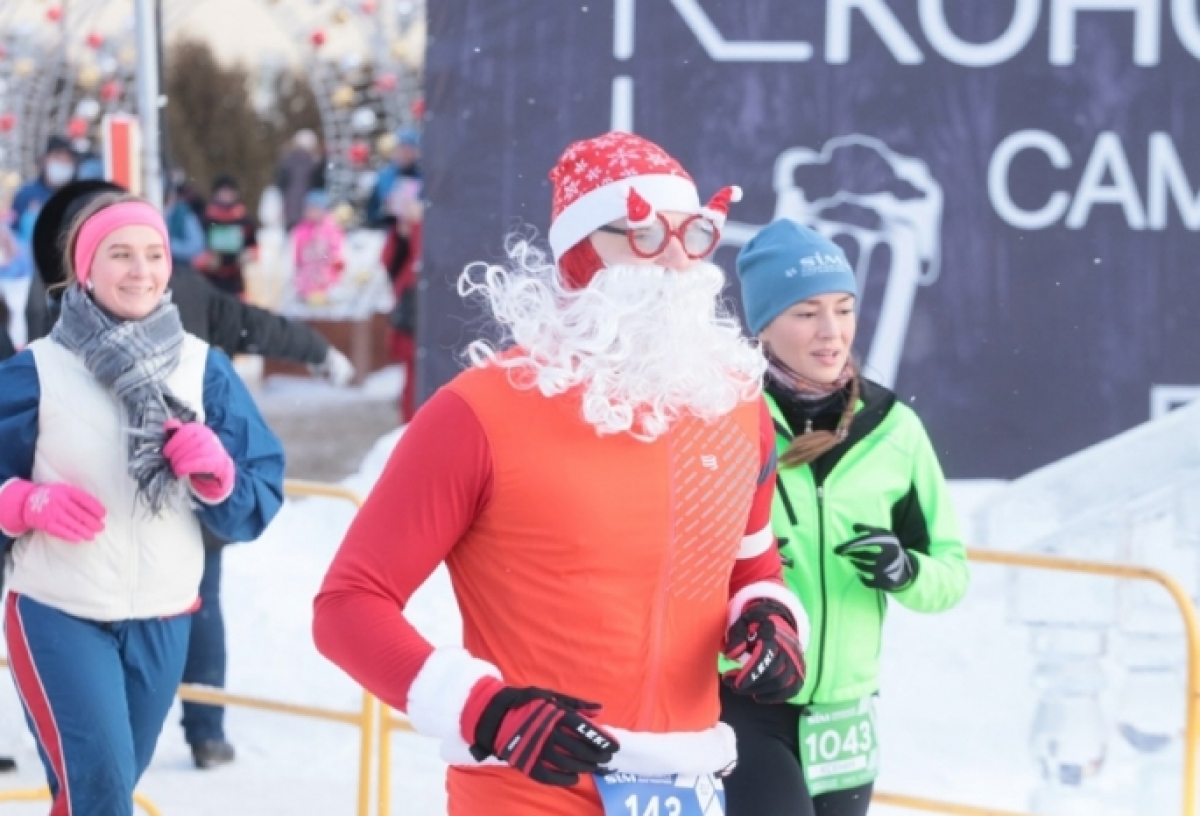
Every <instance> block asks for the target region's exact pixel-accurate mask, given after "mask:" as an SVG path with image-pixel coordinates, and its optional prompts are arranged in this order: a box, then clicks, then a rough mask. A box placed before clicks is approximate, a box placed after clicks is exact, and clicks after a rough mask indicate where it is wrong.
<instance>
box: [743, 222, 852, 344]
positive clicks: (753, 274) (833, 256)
mask: <svg viewBox="0 0 1200 816" xmlns="http://www.w3.org/2000/svg"><path fill="white" fill-rule="evenodd" d="M737 273H738V278H739V279H740V280H741V282H742V307H743V308H744V309H745V312H746V323H747V325H748V326H749V327H750V331H751V333H753V334H758V333H759V332H761V331H762V330H763V329H765V328H766V327H767V326H768V325H769V324H770V323H771V321H772V320H774V319H775V318H776V317H778V316H779V315H781V314H782V313H783V312H784V311H786V310H787V309H788V308H790V307H791V306H792V305H794V304H796V303H800V302H801V301H805V300H809V299H810V298H814V297H817V296H818V295H826V294H831V293H837V292H842V293H845V294H848V295H854V296H855V297H858V282H857V281H856V280H855V277H854V270H853V268H851V266H850V262H849V261H848V260H846V253H845V252H843V251H842V248H841V247H839V246H838V245H837V244H835V243H834V242H833V241H831V240H829V239H828V238H826V237H825V236H824V235H821V234H820V233H818V232H816V231H814V230H812V229H809V228H808V227H806V226H804V225H802V224H798V223H796V222H795V221H792V220H790V219H787V218H781V219H779V220H778V221H775V222H773V223H771V224H768V225H767V226H766V227H763V229H762V230H760V231H759V232H758V234H757V235H755V236H754V237H753V238H751V239H750V241H749V242H747V244H746V245H745V246H744V247H742V251H741V252H739V253H738V257H737Z"/></svg>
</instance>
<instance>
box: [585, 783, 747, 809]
mask: <svg viewBox="0 0 1200 816" xmlns="http://www.w3.org/2000/svg"><path fill="white" fill-rule="evenodd" d="M596 789H597V790H599V791H600V799H601V801H602V802H603V803H604V814H605V816H725V788H724V787H722V785H721V780H719V779H717V778H716V777H714V776H712V775H711V774H706V775H705V776H684V775H682V774H679V775H676V776H635V775H633V774H620V773H615V774H609V775H608V776H597V777H596Z"/></svg>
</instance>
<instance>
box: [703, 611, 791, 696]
mask: <svg viewBox="0 0 1200 816" xmlns="http://www.w3.org/2000/svg"><path fill="white" fill-rule="evenodd" d="M725 657H727V658H729V659H730V660H738V659H739V658H742V657H746V658H747V659H746V662H745V664H743V665H742V667H741V668H738V669H729V670H728V671H726V672H725V673H724V674H723V675H721V681H722V682H723V683H724V684H725V685H727V686H729V688H731V689H732V690H733V691H735V692H737V693H738V694H746V695H749V696H750V697H751V698H753V699H754V700H755V701H756V702H759V703H786V702H787V701H788V700H790V699H792V698H793V697H795V696H796V695H797V694H799V693H800V687H801V686H803V685H804V671H805V668H804V649H803V648H802V647H801V645H800V635H799V634H797V632H796V619H795V617H793V616H792V612H791V610H789V609H788V608H787V607H786V606H784V605H783V604H781V603H780V602H779V601H773V600H771V599H769V598H763V599H760V600H756V601H751V602H750V603H749V605H747V606H746V608H745V609H743V610H742V616H741V617H740V618H738V619H737V620H736V621H734V623H733V626H730V627H729V632H728V634H726V636H725Z"/></svg>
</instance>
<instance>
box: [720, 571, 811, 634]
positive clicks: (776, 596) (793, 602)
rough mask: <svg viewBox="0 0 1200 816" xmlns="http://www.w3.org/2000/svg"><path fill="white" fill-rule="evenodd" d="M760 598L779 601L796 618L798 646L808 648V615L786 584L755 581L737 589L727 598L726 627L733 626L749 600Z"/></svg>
mask: <svg viewBox="0 0 1200 816" xmlns="http://www.w3.org/2000/svg"><path fill="white" fill-rule="evenodd" d="M762 598H770V599H771V600H773V601H779V603H781V604H783V605H784V606H786V607H787V608H788V610H790V611H791V613H792V616H793V617H794V618H795V619H796V634H798V635H799V636H800V646H801V647H803V648H808V638H809V631H810V626H809V623H808V615H807V614H806V613H805V611H804V607H803V606H801V605H800V599H799V598H797V597H796V596H795V594H794V593H793V592H792V591H791V590H790V589H788V588H787V587H786V586H784V585H783V584H780V583H777V582H775V581H757V582H755V583H753V584H749V585H747V586H744V587H742V588H741V589H740V590H738V593H737V594H736V595H734V596H733V597H732V598H730V599H729V619H728V622H727V624H726V628H728V627H729V626H733V623H734V621H736V620H737V619H738V618H740V617H741V616H742V612H744V611H745V609H746V607H747V606H749V605H750V602H751V601H756V600H759V599H762Z"/></svg>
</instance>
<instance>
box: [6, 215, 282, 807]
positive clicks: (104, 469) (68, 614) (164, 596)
mask: <svg viewBox="0 0 1200 816" xmlns="http://www.w3.org/2000/svg"><path fill="white" fill-rule="evenodd" d="M169 246H170V242H169V238H168V231H167V227H166V224H165V223H164V222H163V219H162V215H161V214H160V213H159V212H158V210H156V209H155V208H154V207H152V206H151V205H150V204H148V203H147V202H145V201H142V200H141V199H137V198H134V197H132V196H127V195H104V196H101V197H99V198H97V199H96V200H95V201H94V202H93V203H92V204H91V205H89V206H88V207H87V208H86V209H85V210H84V211H83V212H82V213H81V214H80V215H79V217H78V218H77V220H76V221H75V224H74V226H73V227H72V230H71V233H70V235H69V238H68V241H67V246H66V251H65V261H66V266H67V272H68V284H67V287H66V289H65V291H64V293H63V298H62V312H61V316H60V318H59V320H58V322H57V323H56V324H55V326H54V330H53V331H52V332H51V334H50V336H49V337H47V338H43V339H40V340H36V341H34V342H33V343H31V344H30V345H29V346H28V347H27V348H26V349H25V350H23V351H22V352H20V353H19V354H17V355H16V356H15V357H13V358H11V359H10V360H8V361H7V362H5V363H4V364H2V365H0V547H3V548H4V550H5V552H6V560H7V562H8V563H7V568H8V576H9V595H8V599H7V601H6V605H5V638H6V641H7V645H8V656H9V662H10V664H11V668H12V674H13V678H14V681H15V682H16V685H17V690H18V692H19V693H20V697H21V701H22V704H23V706H24V709H25V714H26V719H27V721H28V723H29V726H30V729H31V730H32V732H33V735H34V737H35V739H36V741H37V743H38V747H39V749H40V755H41V758H42V762H43V764H44V766H45V770H46V776H47V779H48V781H49V784H50V789H51V792H52V794H53V796H54V800H55V804H54V807H53V810H52V812H54V813H86V814H89V816H130V814H132V812H133V809H132V807H133V806H132V796H133V791H134V786H135V785H136V784H137V781H138V779H139V778H140V777H141V775H142V773H143V771H144V770H145V769H146V766H147V765H148V764H149V762H150V758H151V756H152V755H153V753H154V747H155V743H156V741H157V739H158V735H159V733H160V732H161V730H162V726H163V722H164V720H165V719H166V716H167V712H168V710H169V709H170V707H171V701H172V699H173V698H174V696H175V690H176V688H177V686H178V685H179V681H180V678H181V676H182V674H183V666H184V660H185V657H186V654H187V646H188V633H189V628H190V625H191V614H192V613H193V612H195V611H196V609H197V607H198V605H199V603H198V590H199V585H200V577H201V573H202V571H203V568H204V545H203V543H202V540H201V525H203V526H204V527H207V528H208V529H211V530H213V531H214V532H216V533H217V534H218V535H220V536H222V537H223V538H225V539H227V540H231V541H246V540H251V539H254V538H257V537H258V536H259V535H260V534H261V533H262V532H263V530H264V529H265V528H266V526H267V524H268V523H269V522H270V520H271V519H272V518H273V517H274V515H275V513H276V512H277V511H278V510H279V507H280V505H281V504H282V500H283V470H284V458H283V449H282V446H281V445H280V442H279V440H278V439H277V438H276V437H275V435H274V434H272V433H271V431H270V430H269V429H268V428H267V426H266V424H265V423H264V422H263V419H262V416H261V415H260V414H259V412H258V409H257V408H256V407H255V405H254V402H253V400H252V399H251V398H250V395H249V392H248V391H247V390H246V388H245V386H243V385H242V383H241V381H240V380H239V379H238V376H237V374H236V373H235V372H234V370H233V368H232V365H231V364H230V362H229V358H228V357H226V356H225V354H223V353H222V352H220V351H218V350H216V349H213V348H211V347H209V346H208V345H207V344H206V343H204V342H203V341H201V340H199V339H198V338H196V337H194V336H192V335H190V334H188V333H186V332H185V331H184V329H183V326H182V323H181V322H180V319H179V312H178V310H177V309H176V307H175V305H174V304H173V303H172V302H171V294H170V292H169V291H168V289H167V285H168V281H169V279H170V275H171V256H170V249H169Z"/></svg>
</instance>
